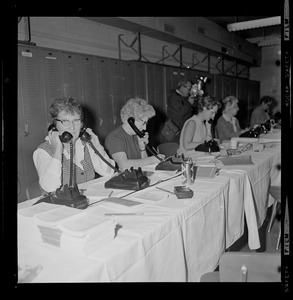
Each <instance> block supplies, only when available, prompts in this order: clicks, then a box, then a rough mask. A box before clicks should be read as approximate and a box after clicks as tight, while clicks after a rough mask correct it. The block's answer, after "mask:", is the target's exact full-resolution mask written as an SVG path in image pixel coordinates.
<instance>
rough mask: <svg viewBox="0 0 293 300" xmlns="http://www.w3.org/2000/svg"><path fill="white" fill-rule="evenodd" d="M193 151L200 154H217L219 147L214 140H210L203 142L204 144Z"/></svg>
mask: <svg viewBox="0 0 293 300" xmlns="http://www.w3.org/2000/svg"><path fill="white" fill-rule="evenodd" d="M194 150H195V151H200V152H209V153H210V152H219V151H220V147H219V145H218V143H217V142H216V141H215V140H210V141H205V142H204V143H202V144H200V145H198V146H197V147H195V149H194Z"/></svg>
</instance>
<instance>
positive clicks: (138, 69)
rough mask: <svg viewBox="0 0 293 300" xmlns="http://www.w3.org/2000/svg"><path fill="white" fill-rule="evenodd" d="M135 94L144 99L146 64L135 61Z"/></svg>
mask: <svg viewBox="0 0 293 300" xmlns="http://www.w3.org/2000/svg"><path fill="white" fill-rule="evenodd" d="M135 95H136V96H137V97H139V98H142V99H146V96H147V95H146V66H145V64H144V63H141V62H136V63H135Z"/></svg>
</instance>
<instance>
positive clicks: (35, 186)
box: [25, 181, 42, 200]
mask: <svg viewBox="0 0 293 300" xmlns="http://www.w3.org/2000/svg"><path fill="white" fill-rule="evenodd" d="M25 194H26V198H27V200H29V199H33V198H36V197H40V196H42V192H41V189H40V185H39V181H35V182H33V183H31V184H30V185H29V186H28V187H27V188H26V190H25Z"/></svg>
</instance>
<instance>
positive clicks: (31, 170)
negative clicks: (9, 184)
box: [18, 46, 47, 201]
mask: <svg viewBox="0 0 293 300" xmlns="http://www.w3.org/2000/svg"><path fill="white" fill-rule="evenodd" d="M39 65H40V64H39V58H38V49H37V48H33V47H24V46H19V47H18V180H19V182H20V184H19V187H20V190H19V191H18V195H19V197H18V201H23V200H25V189H26V187H28V186H29V184H31V183H33V182H35V181H37V179H38V176H37V172H36V169H35V166H34V163H33V159H32V155H33V151H34V150H35V149H36V148H37V147H38V145H39V144H41V143H42V142H43V141H44V138H45V135H46V132H47V124H46V121H45V120H46V112H45V111H46V110H45V105H44V101H43V99H42V91H41V79H40V77H41V72H40V68H39Z"/></svg>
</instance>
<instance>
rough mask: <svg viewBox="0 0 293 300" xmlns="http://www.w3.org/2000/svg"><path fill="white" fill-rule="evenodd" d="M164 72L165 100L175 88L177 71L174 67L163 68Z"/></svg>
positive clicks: (177, 78)
mask: <svg viewBox="0 0 293 300" xmlns="http://www.w3.org/2000/svg"><path fill="white" fill-rule="evenodd" d="M165 72H166V84H165V85H166V93H167V98H168V96H169V95H170V94H171V92H172V90H175V89H176V88H177V84H178V82H179V71H178V69H177V68H174V67H165Z"/></svg>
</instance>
